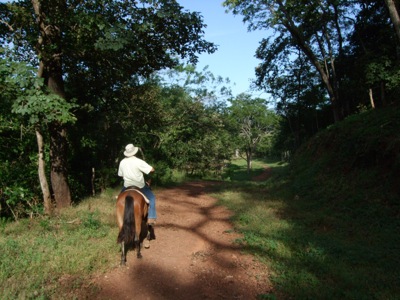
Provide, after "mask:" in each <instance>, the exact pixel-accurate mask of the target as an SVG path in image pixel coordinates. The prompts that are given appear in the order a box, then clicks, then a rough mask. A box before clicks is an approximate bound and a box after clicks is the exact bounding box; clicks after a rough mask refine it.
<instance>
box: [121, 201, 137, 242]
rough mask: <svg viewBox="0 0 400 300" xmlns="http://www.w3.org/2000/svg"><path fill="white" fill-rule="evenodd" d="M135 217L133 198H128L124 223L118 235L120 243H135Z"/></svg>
mask: <svg viewBox="0 0 400 300" xmlns="http://www.w3.org/2000/svg"><path fill="white" fill-rule="evenodd" d="M134 228H135V217H134V214H133V197H132V196H126V198H125V209H124V222H123V224H122V228H121V230H120V231H119V234H118V243H122V242H125V244H129V243H133V241H134V239H135V230H134Z"/></svg>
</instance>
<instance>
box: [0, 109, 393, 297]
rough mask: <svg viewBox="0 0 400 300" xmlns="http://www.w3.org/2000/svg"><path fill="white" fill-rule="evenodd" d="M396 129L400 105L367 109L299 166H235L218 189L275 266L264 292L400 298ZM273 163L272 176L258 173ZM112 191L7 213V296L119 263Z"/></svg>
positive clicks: (52, 292)
mask: <svg viewBox="0 0 400 300" xmlns="http://www.w3.org/2000/svg"><path fill="white" fill-rule="evenodd" d="M399 129H400V116H399V111H398V110H390V111H386V112H379V113H373V112H372V113H371V112H370V113H365V114H362V115H358V116H355V117H353V118H351V119H349V120H346V122H343V123H342V124H340V125H339V126H333V127H331V128H330V129H329V130H326V131H325V132H323V133H321V134H320V135H318V136H317V137H316V138H315V139H313V140H311V141H310V142H309V143H308V144H307V145H305V146H304V147H303V149H302V150H301V151H300V152H299V153H298V154H297V155H296V157H295V158H294V160H293V163H292V164H291V166H288V165H285V164H280V163H279V162H276V161H261V160H257V161H255V162H254V165H253V166H254V169H253V171H252V174H250V175H249V174H247V173H246V170H245V165H244V162H243V161H233V163H232V164H231V165H230V166H229V167H228V169H227V170H226V172H227V173H226V178H229V180H226V181H225V182H224V183H223V184H221V186H219V188H218V189H217V190H216V191H215V193H214V195H215V196H216V197H218V198H219V199H220V203H221V204H223V205H226V206H227V207H229V208H230V209H231V210H232V211H234V212H235V216H234V217H233V221H234V223H235V226H236V228H237V229H238V230H240V231H241V232H243V234H244V235H243V239H242V240H239V241H238V242H240V243H242V244H243V247H244V250H245V251H249V252H250V253H253V254H254V255H255V256H257V257H258V258H259V259H260V260H261V261H262V262H263V263H265V265H266V267H267V268H268V270H269V272H270V274H271V280H272V283H273V285H274V290H273V293H271V294H266V295H260V298H261V299H274V298H277V299H396V298H398V295H400V285H399V278H400V255H399V253H400V251H399V250H400V249H399V248H400V235H399V232H400V220H399V216H400V214H399V201H400V200H399V198H400V197H399V185H398V184H397V183H398V182H399V177H400V176H399V175H400V174H399V165H400V159H399V149H400V146H399V144H400V136H399V134H400V130H399ZM265 165H268V166H269V167H270V168H271V170H272V172H271V174H272V175H271V177H270V178H269V179H267V180H265V181H261V182H260V181H257V182H256V181H252V180H251V179H252V178H253V176H256V175H258V174H260V173H261V172H262V170H263V168H264V166H265ZM114 195H115V191H112V190H110V191H107V192H106V193H104V194H102V195H100V196H98V197H95V198H89V199H85V200H84V201H82V202H81V203H80V204H79V205H77V206H75V207H72V208H70V209H68V210H65V211H64V212H63V213H62V214H60V215H58V216H57V217H53V218H47V217H37V218H34V219H27V220H21V221H20V222H18V223H11V224H10V223H8V224H7V223H0V252H1V253H2V254H1V255H0V290H1V291H2V292H1V296H0V297H1V299H28V298H34V299H49V298H57V299H63V298H64V299H73V298H74V295H75V291H79V290H80V289H81V288H82V287H87V280H86V279H87V278H88V277H89V276H90V275H91V274H92V273H94V272H106V271H107V270H110V269H111V268H113V267H115V266H117V265H118V263H119V260H118V254H117V255H116V253H118V251H119V247H118V245H117V244H116V226H115V220H114V202H115V199H114ZM90 288H93V289H95V288H96V287H90V286H89V289H90Z"/></svg>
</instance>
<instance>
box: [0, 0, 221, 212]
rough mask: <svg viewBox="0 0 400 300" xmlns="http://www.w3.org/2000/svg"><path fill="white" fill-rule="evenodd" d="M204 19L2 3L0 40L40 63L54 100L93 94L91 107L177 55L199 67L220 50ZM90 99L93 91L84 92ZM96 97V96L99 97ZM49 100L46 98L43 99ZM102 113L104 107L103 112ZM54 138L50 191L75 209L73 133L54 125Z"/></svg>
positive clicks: (167, 11)
mask: <svg viewBox="0 0 400 300" xmlns="http://www.w3.org/2000/svg"><path fill="white" fill-rule="evenodd" d="M204 26H205V25H204V24H203V22H202V17H201V16H200V15H199V14H198V13H190V12H187V11H184V10H183V8H182V7H181V6H179V5H178V3H177V2H176V1H175V0H158V1H157V0H156V1H153V0H143V1H140V2H137V1H128V0H123V1H111V0H96V1H76V0H55V1H54V0H32V1H28V0H22V1H18V2H10V3H7V4H3V3H2V4H1V5H0V39H1V41H2V42H3V43H12V44H13V45H14V50H15V52H16V53H18V54H19V55H20V56H19V58H20V59H21V60H25V61H29V62H30V63H33V64H37V66H38V76H39V77H40V78H43V80H44V82H45V86H46V90H47V91H48V92H46V93H48V94H49V95H56V96H57V98H58V99H62V100H63V101H64V102H66V103H70V102H71V101H73V99H74V98H76V99H78V105H79V106H80V107H82V106H85V105H86V103H85V102H84V101H85V98H83V97H81V96H80V94H81V91H82V90H84V89H89V90H90V91H91V92H92V97H91V98H90V99H97V100H98V102H96V103H92V105H93V104H94V105H95V106H98V105H102V101H103V99H104V98H103V97H104V96H105V95H110V93H111V91H115V90H116V89H117V88H118V86H120V85H121V84H123V83H124V82H126V81H127V80H131V79H132V78H134V77H140V76H147V75H149V74H151V73H152V72H153V71H154V70H159V69H162V68H166V67H173V66H175V65H177V63H178V59H177V58H178V57H181V58H187V59H188V60H189V61H191V62H192V63H196V61H197V54H198V53H201V52H210V53H211V52H213V51H215V46H214V45H213V44H212V43H209V42H206V41H205V40H203V38H202V36H203V27H204ZM84 94H87V92H84ZM96 95H97V97H96ZM42 100H43V99H42ZM97 108H98V107H97ZM47 130H48V133H49V136H50V156H51V159H50V162H51V186H52V189H53V194H54V198H55V200H56V203H57V206H58V207H60V208H61V207H65V206H68V205H69V204H70V203H71V194H70V189H69V184H68V160H67V158H68V156H67V154H68V148H67V146H68V135H67V127H66V124H65V122H63V121H62V120H61V119H54V120H52V122H51V123H49V124H48V127H47Z"/></svg>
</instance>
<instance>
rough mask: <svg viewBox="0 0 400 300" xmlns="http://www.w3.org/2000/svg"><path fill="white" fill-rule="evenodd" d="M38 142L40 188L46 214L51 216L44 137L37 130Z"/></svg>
mask: <svg viewBox="0 0 400 300" xmlns="http://www.w3.org/2000/svg"><path fill="white" fill-rule="evenodd" d="M36 140H37V145H38V174H39V182H40V187H41V189H42V193H43V203H44V213H45V214H48V215H50V214H51V213H52V205H51V194H50V189H49V185H48V183H47V178H46V168H45V165H46V164H45V161H44V144H43V136H42V134H41V132H40V131H39V130H38V129H37V130H36Z"/></svg>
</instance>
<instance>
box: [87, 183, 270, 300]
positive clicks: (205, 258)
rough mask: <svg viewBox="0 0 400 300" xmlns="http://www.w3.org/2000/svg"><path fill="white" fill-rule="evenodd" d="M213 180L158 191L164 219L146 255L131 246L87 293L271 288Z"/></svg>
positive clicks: (239, 292)
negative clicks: (214, 192)
mask: <svg viewBox="0 0 400 300" xmlns="http://www.w3.org/2000/svg"><path fill="white" fill-rule="evenodd" d="M213 184H218V183H211V182H208V183H207V182H193V183H188V184H185V185H183V186H179V187H174V188H170V189H166V190H162V191H159V192H157V191H155V194H156V197H157V214H158V220H157V225H156V227H155V234H156V239H155V240H152V241H151V243H150V244H151V246H150V249H144V248H143V249H142V255H143V258H142V259H137V258H136V252H133V251H129V252H128V256H127V260H128V261H127V265H126V267H118V268H116V269H114V270H111V271H110V272H109V273H108V274H105V275H104V274H103V275H101V276H99V277H96V278H94V279H93V280H92V282H91V285H90V292H89V290H87V291H86V292H85V291H82V292H83V294H85V298H88V299H118V300H123V299H135V300H136V299H137V300H142V299H143V300H155V299H174V300H178V299H185V300H187V299H193V300H196V299H256V297H257V295H260V294H268V293H270V292H271V289H272V286H271V284H270V283H269V281H268V277H269V276H268V270H267V269H266V267H265V266H263V265H262V264H260V263H259V262H257V260H256V259H255V258H254V257H252V256H250V255H247V254H244V253H242V252H241V249H240V246H239V245H238V244H237V243H234V241H235V239H237V238H240V237H241V236H240V235H239V234H238V233H236V232H235V231H234V230H233V227H232V224H231V223H230V221H229V219H230V217H231V215H232V214H231V213H230V212H229V211H228V210H227V209H226V208H224V207H221V206H216V200H215V199H214V198H212V197H210V196H208V195H207V194H206V192H207V188H208V187H211V186H212V185H213ZM115 259H116V260H118V261H119V259H120V253H116V254H115ZM94 291H96V292H94Z"/></svg>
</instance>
